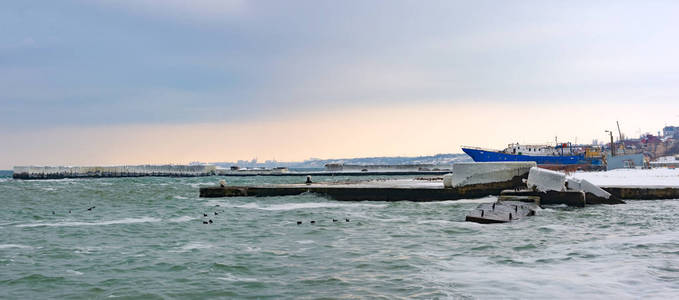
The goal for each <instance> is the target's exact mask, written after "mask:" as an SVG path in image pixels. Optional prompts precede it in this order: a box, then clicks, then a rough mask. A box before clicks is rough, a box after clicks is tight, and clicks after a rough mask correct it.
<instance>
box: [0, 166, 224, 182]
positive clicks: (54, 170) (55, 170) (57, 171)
mask: <svg viewBox="0 0 679 300" xmlns="http://www.w3.org/2000/svg"><path fill="white" fill-rule="evenodd" d="M211 175H215V166H210V165H139V166H110V167H36V166H20V167H14V175H13V177H14V178H15V179H62V178H90V177H94V178H101V177H142V176H163V177H196V176H211Z"/></svg>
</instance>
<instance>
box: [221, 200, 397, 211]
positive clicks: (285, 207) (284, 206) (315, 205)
mask: <svg viewBox="0 0 679 300" xmlns="http://www.w3.org/2000/svg"><path fill="white" fill-rule="evenodd" d="M234 207H236V208H251V209H261V210H295V209H313V208H337V207H376V208H382V207H387V204H364V203H351V204H348V203H332V202H308V203H286V204H274V205H269V206H260V205H259V204H257V203H248V204H244V205H239V206H234Z"/></svg>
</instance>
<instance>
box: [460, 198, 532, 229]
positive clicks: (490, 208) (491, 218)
mask: <svg viewBox="0 0 679 300" xmlns="http://www.w3.org/2000/svg"><path fill="white" fill-rule="evenodd" d="M537 209H538V206H537V204H534V203H526V202H520V201H502V202H495V203H482V204H480V205H479V206H478V207H477V208H476V209H475V210H473V211H471V212H469V214H467V216H466V217H465V221H467V222H476V223H481V224H492V223H507V222H511V221H516V220H519V219H522V218H525V217H528V216H534V215H535V211H536V210H537Z"/></svg>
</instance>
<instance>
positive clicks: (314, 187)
mask: <svg viewBox="0 0 679 300" xmlns="http://www.w3.org/2000/svg"><path fill="white" fill-rule="evenodd" d="M522 179H523V178H522V177H519V176H517V177H515V178H513V179H512V180H510V181H504V182H492V183H484V184H475V185H467V186H462V187H455V188H444V187H443V185H442V184H440V183H434V184H432V183H426V184H425V183H417V184H405V183H404V184H394V185H389V184H385V183H370V182H368V183H356V184H331V183H313V184H310V185H307V184H278V185H258V186H228V185H227V186H224V187H222V186H210V187H201V188H200V197H204V198H215V197H243V196H254V197H267V196H290V195H299V194H302V193H316V194H319V195H323V196H326V197H329V198H331V199H334V200H339V201H418V202H421V201H444V200H457V199H472V198H481V197H485V196H489V195H499V194H500V192H501V191H502V190H504V189H514V188H516V187H519V186H521V185H523V182H522Z"/></svg>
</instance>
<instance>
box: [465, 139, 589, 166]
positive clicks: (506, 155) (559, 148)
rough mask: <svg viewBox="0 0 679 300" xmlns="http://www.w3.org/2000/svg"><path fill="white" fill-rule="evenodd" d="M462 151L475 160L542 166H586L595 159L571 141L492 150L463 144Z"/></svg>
mask: <svg viewBox="0 0 679 300" xmlns="http://www.w3.org/2000/svg"><path fill="white" fill-rule="evenodd" d="M462 151H464V153H466V154H467V155H469V156H470V157H471V158H472V159H473V160H474V161H475V162H497V161H534V162H536V163H537V164H538V165H541V166H555V167H558V166H578V165H582V166H586V165H592V163H593V161H592V160H591V159H588V158H586V157H585V153H580V152H578V149H576V148H573V147H572V146H571V145H570V143H568V144H559V145H556V146H549V145H519V144H509V145H508V146H507V148H505V149H504V150H491V149H484V148H479V147H467V146H463V147H462Z"/></svg>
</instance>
